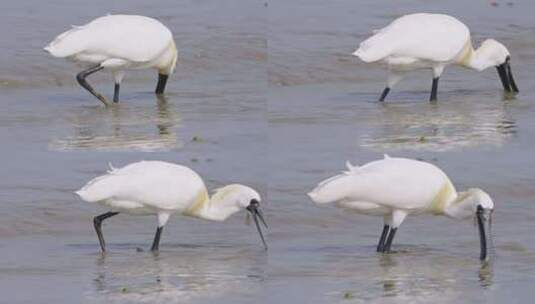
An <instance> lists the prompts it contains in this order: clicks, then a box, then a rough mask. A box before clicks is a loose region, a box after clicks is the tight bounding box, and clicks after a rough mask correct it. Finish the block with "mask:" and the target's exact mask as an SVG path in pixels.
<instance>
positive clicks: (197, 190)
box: [76, 161, 267, 252]
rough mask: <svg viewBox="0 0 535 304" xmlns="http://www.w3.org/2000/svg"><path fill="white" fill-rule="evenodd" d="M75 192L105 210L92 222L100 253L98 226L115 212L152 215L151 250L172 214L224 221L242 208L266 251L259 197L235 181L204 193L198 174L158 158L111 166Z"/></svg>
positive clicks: (103, 245) (102, 246) (155, 247)
mask: <svg viewBox="0 0 535 304" xmlns="http://www.w3.org/2000/svg"><path fill="white" fill-rule="evenodd" d="M76 194H78V196H80V198H81V199H82V200H84V201H86V202H91V203H98V204H100V205H102V206H105V207H108V208H110V209H111V210H110V211H109V212H106V213H103V214H101V215H98V216H95V217H94V219H93V223H94V225H95V230H96V232H97V236H98V240H99V242H100V247H101V248H102V251H103V252H105V251H106V245H105V242H104V237H103V236H102V230H101V225H102V221H104V220H105V219H107V218H109V217H112V216H115V215H117V214H119V213H126V214H130V215H156V216H157V217H158V227H157V229H156V235H155V236H154V241H153V243H152V248H151V250H152V251H157V250H158V246H159V243H160V235H161V233H162V230H163V227H164V226H165V224H166V223H167V220H168V219H169V217H170V216H171V215H173V214H175V213H180V214H182V215H185V216H191V217H197V218H200V219H205V220H210V221H224V220H225V219H227V218H228V217H229V216H231V215H232V214H234V213H236V212H238V211H240V210H247V211H248V212H249V213H250V214H251V215H252V216H253V219H254V221H255V224H256V228H257V229H258V233H259V234H260V238H261V240H262V243H263V244H264V246H265V248H266V249H267V245H266V242H265V240H264V236H263V234H262V230H261V229H260V225H259V222H258V219H260V221H261V222H262V223H263V224H264V226H266V228H267V225H266V222H265V221H264V217H263V215H262V211H261V210H260V195H259V194H258V193H257V192H256V191H255V190H253V189H251V188H249V187H247V186H244V185H239V184H231V185H227V186H224V187H222V188H219V189H217V190H216V191H215V193H214V194H213V195H212V197H209V195H208V192H207V190H206V187H205V185H204V182H203V180H202V179H201V177H200V176H199V175H198V174H197V173H195V172H194V171H193V170H191V169H189V168H188V167H184V166H180V165H176V164H172V163H167V162H162V161H141V162H136V163H132V164H129V165H127V166H125V167H123V168H120V169H116V168H113V167H112V166H111V165H110V170H109V171H108V174H106V175H102V176H99V177H96V178H94V179H93V180H91V181H89V182H88V183H87V184H86V185H85V186H84V187H83V188H82V189H80V190H78V191H76Z"/></svg>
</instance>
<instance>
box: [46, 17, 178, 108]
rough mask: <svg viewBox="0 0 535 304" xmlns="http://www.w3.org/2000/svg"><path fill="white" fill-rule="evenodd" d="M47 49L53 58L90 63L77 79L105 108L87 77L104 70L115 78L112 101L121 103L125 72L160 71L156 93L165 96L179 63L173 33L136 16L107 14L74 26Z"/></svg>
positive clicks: (158, 24) (107, 103)
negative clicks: (121, 89) (135, 70)
mask: <svg viewBox="0 0 535 304" xmlns="http://www.w3.org/2000/svg"><path fill="white" fill-rule="evenodd" d="M44 49H45V50H46V51H47V52H49V53H50V54H51V55H52V56H54V57H59V58H67V59H69V60H71V61H75V62H81V63H83V64H87V66H88V67H87V69H86V70H83V71H82V72H80V73H78V75H76V79H77V80H78V83H80V85H81V86H82V87H84V88H85V89H86V90H88V91H89V92H90V93H91V94H93V95H94V96H95V97H97V98H98V99H99V100H100V101H102V102H103V103H104V104H105V105H109V104H110V103H109V102H108V100H107V99H106V98H105V97H104V96H103V95H102V94H100V93H98V92H97V91H95V90H94V89H93V87H92V86H91V85H90V84H89V83H88V82H87V80H86V77H87V76H89V75H91V74H93V73H95V72H97V71H100V70H102V69H105V70H108V71H110V72H111V73H112V74H113V77H114V79H115V89H114V94H113V101H114V102H118V101H119V88H120V84H121V81H122V79H123V76H124V71H125V70H126V69H147V68H154V69H156V70H158V84H157V85H156V94H163V93H164V90H165V85H166V83H167V78H168V77H169V75H170V74H172V73H173V71H174V69H175V65H176V61H177V50H176V46H175V42H174V40H173V34H172V33H171V31H170V30H169V29H168V28H167V27H166V26H165V25H163V24H162V23H161V22H160V21H158V20H156V19H152V18H149V17H145V16H135V15H108V16H104V17H100V18H97V19H95V20H93V21H91V22H89V23H88V24H86V25H82V26H73V28H72V29H70V30H68V31H66V32H64V33H62V34H60V35H59V36H57V37H56V38H55V39H54V40H53V41H52V42H50V43H49V44H48V45H47V46H46V47H45V48H44Z"/></svg>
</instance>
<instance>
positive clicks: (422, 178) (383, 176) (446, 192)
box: [312, 157, 457, 210]
mask: <svg viewBox="0 0 535 304" xmlns="http://www.w3.org/2000/svg"><path fill="white" fill-rule="evenodd" d="M329 188H330V189H329ZM315 191H317V192H316V193H317V195H321V192H322V191H329V192H336V191H339V192H340V193H339V200H345V201H355V202H369V203H374V204H378V205H380V206H384V207H389V208H401V209H407V210H411V209H422V208H424V209H425V208H430V209H434V208H435V207H438V206H433V204H442V203H444V202H445V201H447V200H451V199H453V198H454V197H456V195H457V193H456V191H455V188H454V187H453V185H452V183H451V181H450V180H449V178H448V177H447V176H446V174H445V173H444V172H442V170H440V169H439V168H437V167H436V166H434V165H432V164H429V163H426V162H421V161H417V160H412V159H406V158H390V157H385V159H382V160H378V161H373V162H370V163H368V164H365V165H363V166H361V167H355V168H353V169H352V170H351V171H349V172H346V173H345V174H342V175H339V176H337V177H333V178H332V180H331V181H329V180H327V182H324V183H320V185H319V186H318V187H317V188H316V189H315V190H314V191H313V192H312V196H314V194H313V193H314V192H315Z"/></svg>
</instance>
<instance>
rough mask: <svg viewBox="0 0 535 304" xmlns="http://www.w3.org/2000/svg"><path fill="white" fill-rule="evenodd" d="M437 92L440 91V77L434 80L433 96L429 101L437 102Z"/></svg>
mask: <svg viewBox="0 0 535 304" xmlns="http://www.w3.org/2000/svg"><path fill="white" fill-rule="evenodd" d="M437 91H438V77H436V78H433V85H432V86H431V96H430V97H429V101H437Z"/></svg>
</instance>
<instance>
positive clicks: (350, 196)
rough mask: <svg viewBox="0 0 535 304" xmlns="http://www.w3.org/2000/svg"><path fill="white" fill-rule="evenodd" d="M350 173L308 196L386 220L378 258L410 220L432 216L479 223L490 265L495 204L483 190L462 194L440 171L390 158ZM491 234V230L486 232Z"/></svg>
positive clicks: (483, 250) (353, 168) (483, 257)
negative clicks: (406, 219)
mask: <svg viewBox="0 0 535 304" xmlns="http://www.w3.org/2000/svg"><path fill="white" fill-rule="evenodd" d="M346 165H347V168H348V171H346V172H343V173H342V174H339V175H336V176H334V177H331V178H329V179H327V180H324V181H322V182H321V183H319V185H318V186H317V187H316V188H315V189H314V190H312V191H311V192H310V193H308V195H309V197H310V198H311V199H312V201H314V202H315V203H317V204H326V203H331V202H334V203H336V204H337V205H338V206H339V207H342V208H347V209H351V210H355V211H356V212H358V213H362V214H368V215H375V216H383V217H384V227H383V232H382V233H381V237H380V238H379V244H378V245H377V252H389V251H390V246H391V245H392V240H393V239H394V235H395V234H396V231H397V229H398V227H399V226H400V225H401V223H402V222H403V220H405V217H406V216H407V215H409V214H420V213H428V214H434V215H445V216H448V217H451V218H455V219H465V218H470V217H473V216H474V215H475V216H476V218H477V221H478V226H479V234H480V235H479V237H480V246H481V255H480V258H481V260H486V259H487V256H488V255H487V239H489V238H490V237H489V236H488V235H487V233H486V232H485V228H486V227H485V226H486V224H489V225H490V219H491V214H492V211H493V210H494V203H493V202H492V199H491V198H490V196H489V195H488V194H487V193H485V192H484V191H483V190H481V189H477V188H472V189H468V190H467V191H465V192H460V193H457V191H456V190H455V187H454V186H453V184H452V183H451V181H450V179H449V178H448V176H447V175H446V174H445V173H444V172H442V170H440V169H439V168H437V167H436V166H434V165H432V164H430V163H426V162H422V161H417V160H412V159H406V158H393V157H388V156H387V155H385V158H384V159H382V160H377V161H373V162H370V163H367V164H365V165H363V166H361V167H357V166H352V165H351V164H350V163H349V162H348V163H346ZM489 228H490V227H489ZM486 231H487V232H490V231H489V229H487V230H486Z"/></svg>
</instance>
